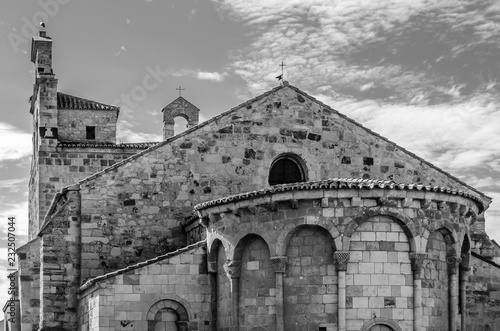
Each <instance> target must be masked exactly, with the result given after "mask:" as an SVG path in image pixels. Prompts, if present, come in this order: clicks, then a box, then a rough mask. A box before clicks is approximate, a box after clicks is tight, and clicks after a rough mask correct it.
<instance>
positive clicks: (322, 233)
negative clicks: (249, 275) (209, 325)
mask: <svg viewBox="0 0 500 331" xmlns="http://www.w3.org/2000/svg"><path fill="white" fill-rule="evenodd" d="M394 193H395V192H391V191H386V190H376V189H372V190H370V191H366V190H355V189H347V188H346V189H339V190H332V191H328V190H325V191H323V190H311V191H284V192H275V193H274V194H271V196H263V197H253V198H250V197H249V198H247V199H241V200H235V201H232V200H231V199H228V200H226V202H221V203H220V205H213V206H211V207H205V208H200V209H199V212H200V213H201V216H202V217H205V218H206V219H205V218H204V220H203V222H202V223H203V224H205V225H206V226H207V241H208V246H209V248H210V247H212V245H215V246H216V247H217V248H212V249H213V250H218V251H221V250H222V249H224V250H225V253H226V254H225V256H224V258H225V259H227V260H229V261H232V260H233V259H234V260H238V256H239V255H238V252H239V251H240V250H241V247H242V246H245V245H246V243H245V241H244V239H242V238H244V237H245V235H247V234H249V233H252V234H255V235H258V236H260V237H261V238H262V240H263V241H265V243H266V244H267V246H268V247H269V251H270V255H271V256H284V257H285V259H287V260H288V263H287V267H286V276H285V282H284V283H285V285H284V293H285V295H284V297H285V300H284V303H283V304H284V313H285V315H284V321H285V330H295V329H296V330H302V329H304V325H302V326H299V325H297V324H295V322H298V321H299V320H303V319H306V317H305V316H307V319H308V323H309V324H305V327H309V328H310V329H312V327H313V326H315V328H318V327H326V328H327V330H328V331H331V330H337V319H338V315H337V309H338V300H339V299H338V297H337V292H336V291H337V284H338V278H337V277H336V275H337V274H336V272H337V270H336V268H335V267H334V265H333V263H332V262H333V261H332V260H331V259H332V255H333V252H334V248H336V249H337V250H342V251H347V252H350V260H349V263H348V265H347V272H346V274H347V275H346V285H347V288H346V291H347V298H346V306H347V310H346V320H347V330H359V329H360V328H361V327H362V326H363V325H364V324H365V323H367V322H369V321H371V320H372V319H373V316H374V314H375V316H376V317H377V318H379V319H380V318H381V319H390V320H392V321H394V322H395V323H397V324H398V325H399V326H400V327H401V328H402V330H404V331H411V330H413V313H414V311H413V296H414V289H413V285H414V284H413V278H414V277H415V275H414V273H413V271H412V265H411V263H410V253H416V252H426V248H427V243H428V242H429V241H430V242H432V243H433V242H434V239H433V238H434V237H431V233H435V231H436V230H439V231H440V232H439V233H445V234H444V236H445V237H446V238H448V239H447V240H455V241H456V242H457V245H458V244H461V242H462V241H463V238H464V236H465V234H466V233H467V229H468V227H469V226H470V222H471V218H467V217H464V216H461V215H460V214H459V213H458V212H457V208H455V209H453V208H452V209H450V208H449V207H447V205H446V204H450V206H451V207H453V206H455V207H456V206H457V205H455V204H454V202H453V201H452V200H450V199H453V196H451V195H446V196H445V195H444V194H443V195H440V194H436V193H432V199H433V203H426V202H425V201H426V199H425V198H424V195H425V193H424V192H422V191H408V192H404V191H398V193H397V194H398V198H397V199H395V198H394V199H392V202H391V203H388V202H387V201H385V200H384V199H381V198H380V196H390V195H393V194H394ZM408 196H411V198H408ZM347 197H348V198H347ZM444 201H447V202H446V203H445V204H443V203H444ZM463 202H464V201H463ZM438 205H440V206H441V207H440V208H439V209H438V208H437V206H438ZM452 210H453V212H452ZM448 229H454V231H453V233H452V232H449V230H448ZM450 237H453V239H451V238H450ZM312 238H314V244H312V242H313V240H312ZM306 241H307V243H306ZM308 243H309V244H308ZM430 245H431V247H433V246H432V245H434V244H430ZM215 246H214V247H215ZM316 246H321V247H323V249H322V250H321V248H320V247H316ZM210 254H213V252H211V253H210ZM315 258H319V259H321V258H323V259H324V261H329V262H323V264H322V265H321V266H319V267H318V266H316V265H314V263H316V262H318V263H319V261H316V262H314V259H315ZM445 261H446V259H445ZM324 263H326V266H325V264H324ZM429 268H430V269H429V270H433V269H432V268H431V267H429ZM316 273H320V274H321V275H322V276H321V277H318V276H316ZM323 273H325V274H323ZM301 276H303V277H302V278H300V277H301ZM217 277H218V279H219V284H222V283H221V282H226V283H225V284H226V285H224V286H225V287H224V288H225V290H224V293H225V295H229V294H228V293H227V291H229V285H228V283H227V275H226V274H218V275H217ZM221 278H222V279H221ZM438 282H439V280H436V281H435V285H436V286H438V285H439V286H442V284H438ZM276 291H278V289H277V290H276ZM306 291H309V292H307V294H306ZM323 292H324V293H323ZM329 292H331V293H329ZM219 298H220V294H219ZM427 298H428V295H427ZM229 299H230V298H229V297H228V296H227V297H226V301H225V302H229ZM239 300H246V297H244V296H242V295H240V296H239ZM313 300H314V302H313ZM320 300H321V303H319V301H320ZM426 304H430V302H426ZM313 309H314V311H312V310H313ZM219 314H220V306H219ZM301 315H302V316H304V317H303V318H302V317H301ZM219 316H220V315H219ZM226 316H227V315H226ZM220 317H221V316H220ZM220 317H219V318H220ZM277 318H278V317H277ZM445 323H447V321H445ZM229 325H230V324H229ZM225 326H227V324H226V325H225ZM429 330H430V329H429Z"/></svg>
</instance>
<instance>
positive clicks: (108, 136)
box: [57, 109, 118, 143]
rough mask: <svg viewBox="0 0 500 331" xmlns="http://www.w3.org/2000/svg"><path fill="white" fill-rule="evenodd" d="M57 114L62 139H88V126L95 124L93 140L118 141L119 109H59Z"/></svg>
mask: <svg viewBox="0 0 500 331" xmlns="http://www.w3.org/2000/svg"><path fill="white" fill-rule="evenodd" d="M57 116H58V119H57V121H58V125H59V130H58V131H59V139H60V140H71V141H75V140H87V129H86V128H87V126H95V139H94V140H92V141H98V142H99V141H100V142H111V143H115V142H116V121H117V119H118V111H109V110H102V111H98V110H82V109H78V110H69V109H59V111H58V114H57Z"/></svg>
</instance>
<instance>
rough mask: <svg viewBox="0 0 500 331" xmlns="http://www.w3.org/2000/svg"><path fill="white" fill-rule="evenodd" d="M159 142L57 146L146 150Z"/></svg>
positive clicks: (65, 144) (79, 143)
mask: <svg viewBox="0 0 500 331" xmlns="http://www.w3.org/2000/svg"><path fill="white" fill-rule="evenodd" d="M158 143H159V142H145V143H119V144H114V143H108V142H98V141H93V142H92V141H60V142H59V144H58V145H57V146H58V147H64V148H73V147H74V148H77V147H87V148H115V149H118V148H134V149H146V148H149V147H153V146H155V145H157V144H158Z"/></svg>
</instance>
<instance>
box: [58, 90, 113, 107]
mask: <svg viewBox="0 0 500 331" xmlns="http://www.w3.org/2000/svg"><path fill="white" fill-rule="evenodd" d="M57 109H72V110H112V111H119V110H120V107H116V106H110V105H106V104H104V103H100V102H97V101H93V100H87V99H83V98H80V97H75V96H73V95H69V94H65V93H61V92H57Z"/></svg>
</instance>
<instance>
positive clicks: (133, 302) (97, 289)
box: [79, 245, 212, 331]
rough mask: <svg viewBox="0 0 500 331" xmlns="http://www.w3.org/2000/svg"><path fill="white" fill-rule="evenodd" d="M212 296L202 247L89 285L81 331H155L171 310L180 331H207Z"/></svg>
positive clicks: (208, 328)
mask: <svg viewBox="0 0 500 331" xmlns="http://www.w3.org/2000/svg"><path fill="white" fill-rule="evenodd" d="M198 246H199V245H198ZM210 293H211V292H210V286H209V284H208V274H207V270H206V250H205V247H204V245H203V246H199V247H197V248H193V249H190V250H188V251H185V252H182V253H179V254H172V256H170V257H169V258H162V260H161V261H152V263H150V264H148V265H145V266H142V267H141V266H135V267H133V269H130V270H129V271H127V272H121V273H119V274H115V275H113V274H112V275H109V276H107V277H105V278H104V279H99V280H96V282H94V283H92V284H89V285H87V287H86V289H85V290H84V291H83V292H82V298H81V300H80V308H79V309H80V312H81V314H80V328H79V330H81V331H87V330H88V331H93V330H136V331H153V330H155V325H156V323H163V321H162V319H161V312H162V311H165V312H166V311H172V312H173V313H174V314H175V315H176V316H177V323H178V325H179V326H180V328H178V330H181V331H184V330H185V331H187V330H200V331H202V330H207V331H208V330H211V327H212V326H211V321H210V320H211V318H210ZM158 313H160V314H158ZM159 329H161V328H159Z"/></svg>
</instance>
